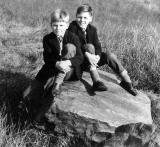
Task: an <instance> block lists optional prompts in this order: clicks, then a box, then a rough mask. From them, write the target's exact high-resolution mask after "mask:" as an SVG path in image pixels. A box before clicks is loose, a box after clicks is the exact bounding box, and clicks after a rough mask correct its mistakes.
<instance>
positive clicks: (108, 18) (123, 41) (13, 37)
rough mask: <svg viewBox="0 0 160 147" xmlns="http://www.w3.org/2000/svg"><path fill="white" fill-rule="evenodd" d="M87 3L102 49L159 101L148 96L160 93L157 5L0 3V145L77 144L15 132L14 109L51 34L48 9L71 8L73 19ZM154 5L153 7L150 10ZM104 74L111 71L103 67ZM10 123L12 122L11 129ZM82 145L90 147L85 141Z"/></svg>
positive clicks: (105, 0)
mask: <svg viewBox="0 0 160 147" xmlns="http://www.w3.org/2000/svg"><path fill="white" fill-rule="evenodd" d="M86 2H89V3H90V4H91V5H92V6H93V8H94V10H95V16H94V21H93V24H94V25H96V26H97V27H98V28H100V29H99V31H98V33H99V36H100V40H101V42H102V46H103V51H105V50H106V49H109V50H110V51H112V52H114V53H115V54H116V55H117V56H118V58H119V59H120V61H121V62H122V64H123V65H124V67H125V68H126V69H127V71H128V72H129V74H130V76H131V78H132V80H133V82H134V83H136V88H138V89H139V90H144V91H151V92H152V94H149V97H150V98H151V100H152V101H155V102H157V103H158V101H159V100H158V99H159V97H158V96H157V97H156V100H155V99H152V97H153V95H154V94H153V93H156V94H157V95H158V94H159V93H160V77H159V75H160V69H159V67H160V54H159V52H160V49H159V45H160V35H159V34H160V24H159V13H158V11H157V9H159V8H158V6H159V1H156V0H152V1H151V2H146V3H138V2H135V1H129V0H124V1H120V0H101V1H98V0H92V1H91V0H81V1H72V0H68V1H65V0H59V1H58V0H47V1H46V0H28V1H25V0H20V1H19V0H12V1H10V0H1V1H0V18H1V22H0V42H1V43H0V47H1V50H0V93H1V96H0V104H1V105H0V106H1V107H2V106H3V105H4V106H5V111H4V114H2V112H3V111H0V112H1V113H0V146H6V147H7V146H18V147H23V146H29V147H30V146H44V147H45V146H46V147H47V146H49V142H50V143H53V144H54V143H55V142H56V140H59V142H58V143H57V144H59V146H66V147H67V146H69V143H71V142H72V144H75V143H74V142H73V140H74V139H73V138H72V137H70V138H68V137H66V136H61V135H60V136H54V135H53V136H50V135H49V134H45V133H44V132H41V131H38V130H36V129H28V130H27V129H24V130H17V129H15V126H14V125H15V121H17V119H18V118H17V115H15V113H16V109H15V108H16V105H17V103H18V102H19V100H20V99H21V98H22V92H23V91H24V89H25V88H26V87H27V85H28V84H29V82H30V80H31V79H33V78H34V77H35V75H36V73H37V72H38V70H39V69H40V67H41V65H42V64H43V61H42V51H43V48H42V37H43V36H44V35H45V34H46V33H47V32H48V31H50V29H49V25H48V24H49V17H48V16H49V15H50V13H51V12H52V10H53V9H54V8H56V7H60V6H62V7H63V8H66V9H68V10H69V12H70V14H71V20H72V19H73V18H74V14H75V8H76V7H78V5H79V4H81V3H86ZM154 4H156V5H154ZM152 5H153V6H154V7H153V9H150V8H151V6H152ZM73 8H74V9H73ZM103 70H109V71H110V69H108V67H107V66H104V67H103ZM157 103H154V104H157ZM153 107H155V106H154V105H153ZM155 110H157V111H153V112H154V116H156V117H159V115H157V114H156V113H157V112H158V110H159V109H158V107H156V108H155ZM10 118H12V119H10ZM8 119H9V121H10V122H12V123H10V125H8V123H7V122H8ZM156 120H159V119H158V118H157V119H156ZM157 126H159V123H158V124H157ZM62 138H63V141H61V140H62ZM71 140H72V141H71ZM75 140H76V139H75ZM75 142H76V141H75ZM77 142H78V141H77ZM26 144H27V145H26ZM62 144H64V145H62ZM57 146H58V145H57ZM70 146H71V145H70ZM84 146H91V145H90V144H89V143H88V141H86V142H85V143H84Z"/></svg>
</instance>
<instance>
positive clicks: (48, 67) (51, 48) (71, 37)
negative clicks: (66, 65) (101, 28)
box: [36, 31, 83, 81]
mask: <svg viewBox="0 0 160 147" xmlns="http://www.w3.org/2000/svg"><path fill="white" fill-rule="evenodd" d="M67 43H72V44H74V45H75V46H76V56H75V57H73V58H71V59H70V61H71V64H72V67H73V68H74V69H75V78H76V79H80V77H81V69H80V64H81V63H82V62H83V54H82V51H81V44H80V41H79V38H78V37H77V36H76V35H75V34H73V33H72V32H69V31H66V33H65V35H64V38H63V43H62V44H63V46H64V45H65V44H67ZM43 48H44V51H43V59H44V62H45V64H44V66H43V67H42V69H41V70H40V71H39V73H38V74H37V76H36V79H38V80H40V81H44V80H47V79H48V78H49V77H51V76H53V75H54V74H56V73H57V72H58V70H57V68H56V62H57V61H60V60H61V59H62V56H60V55H59V53H60V44H59V41H58V39H57V36H56V35H55V34H54V33H53V32H52V33H50V34H47V35H46V36H44V38H43ZM62 48H63V47H62Z"/></svg>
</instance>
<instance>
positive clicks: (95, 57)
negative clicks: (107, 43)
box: [85, 52, 100, 66]
mask: <svg viewBox="0 0 160 147" xmlns="http://www.w3.org/2000/svg"><path fill="white" fill-rule="evenodd" d="M85 55H86V57H87V59H88V61H89V62H90V64H91V65H94V66H97V63H98V61H99V59H100V57H99V56H98V55H94V54H90V53H88V52H86V53H85Z"/></svg>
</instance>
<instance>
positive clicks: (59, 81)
mask: <svg viewBox="0 0 160 147" xmlns="http://www.w3.org/2000/svg"><path fill="white" fill-rule="evenodd" d="M65 76H66V73H64V72H59V73H58V74H57V76H56V78H55V83H57V84H62V83H63V81H64V78H65Z"/></svg>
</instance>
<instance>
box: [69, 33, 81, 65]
mask: <svg viewBox="0 0 160 147" xmlns="http://www.w3.org/2000/svg"><path fill="white" fill-rule="evenodd" d="M72 43H73V44H74V45H75V46H76V55H75V56H74V57H73V58H71V59H70V62H71V65H72V66H73V67H76V66H79V65H80V64H82V62H83V59H84V57H83V54H82V51H81V44H80V41H79V38H78V37H77V36H76V35H74V36H73V38H72Z"/></svg>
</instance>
